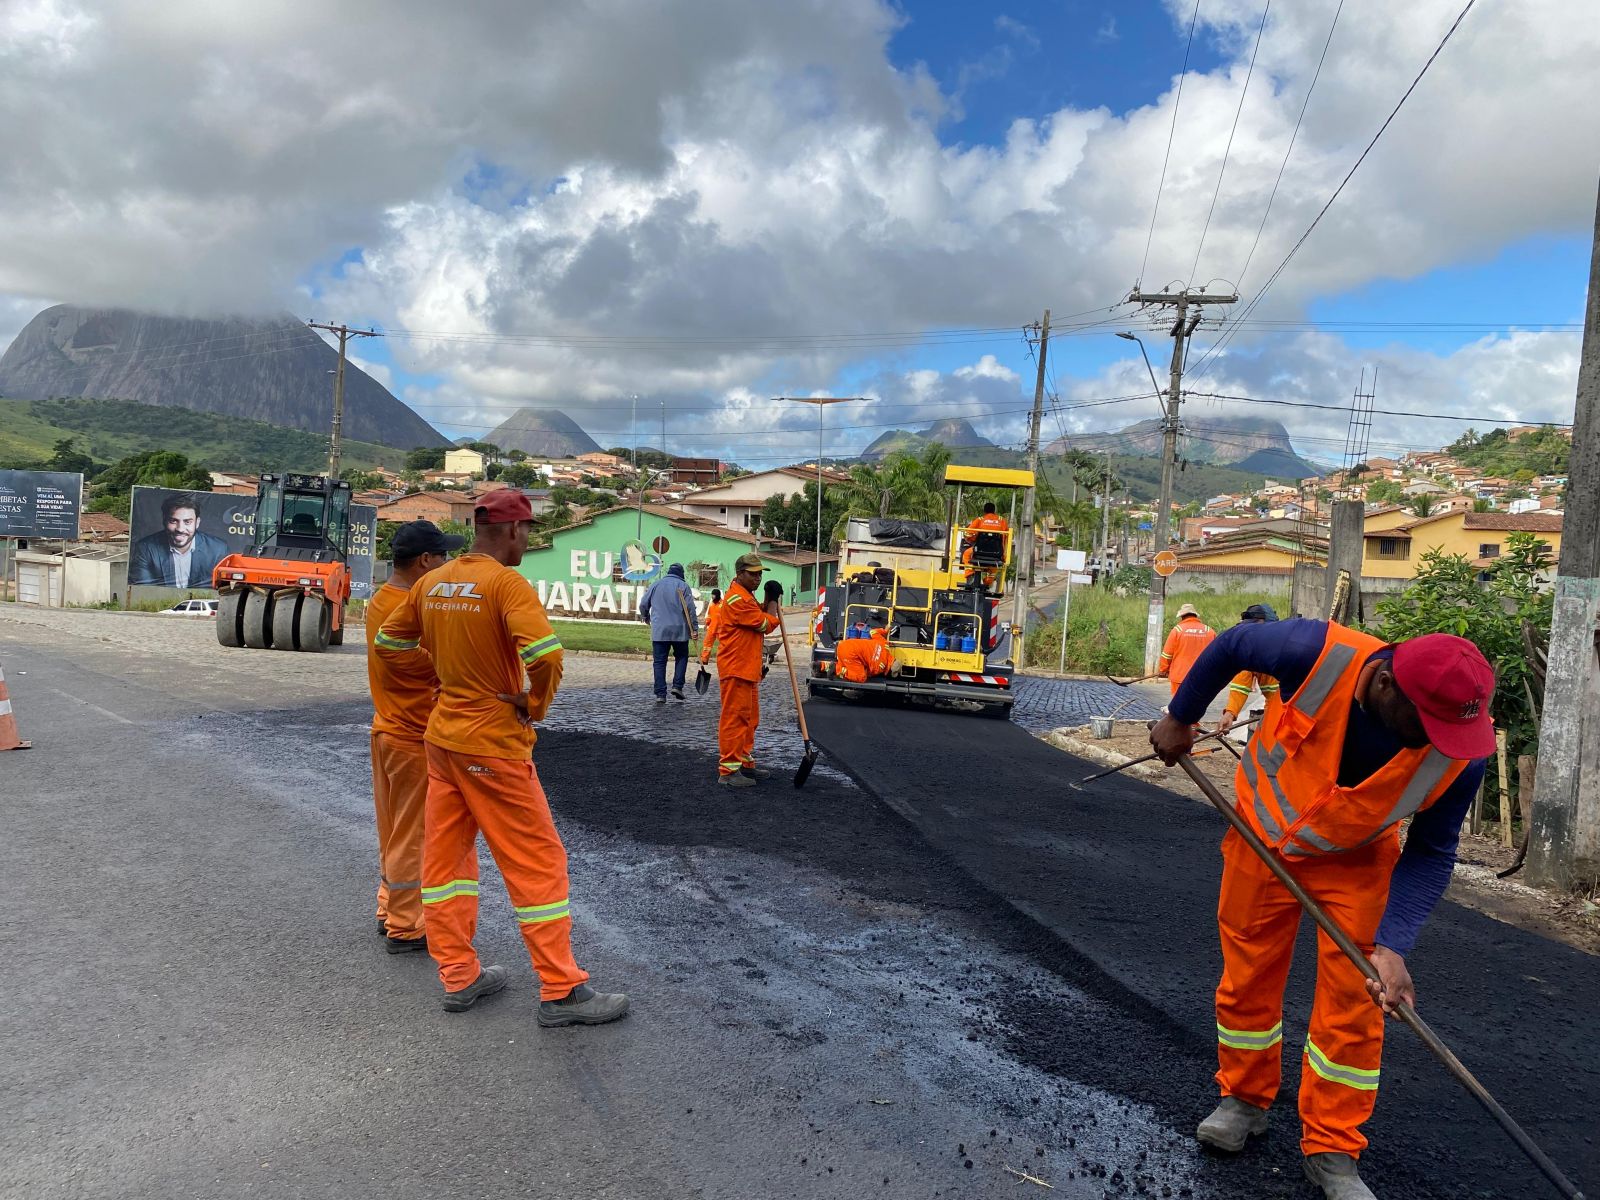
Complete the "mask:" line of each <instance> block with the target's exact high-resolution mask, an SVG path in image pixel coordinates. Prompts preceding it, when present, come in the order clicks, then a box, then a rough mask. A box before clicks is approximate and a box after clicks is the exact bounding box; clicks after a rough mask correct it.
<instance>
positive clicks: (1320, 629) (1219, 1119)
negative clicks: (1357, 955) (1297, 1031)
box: [1150, 620, 1495, 1200]
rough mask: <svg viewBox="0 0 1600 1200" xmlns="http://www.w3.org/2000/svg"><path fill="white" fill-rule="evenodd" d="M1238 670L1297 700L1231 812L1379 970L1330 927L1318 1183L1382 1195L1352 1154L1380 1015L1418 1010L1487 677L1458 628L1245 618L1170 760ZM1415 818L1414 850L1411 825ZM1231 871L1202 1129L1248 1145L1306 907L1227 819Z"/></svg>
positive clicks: (1269, 730)
mask: <svg viewBox="0 0 1600 1200" xmlns="http://www.w3.org/2000/svg"><path fill="white" fill-rule="evenodd" d="M1240 671H1251V672H1254V673H1256V674H1258V675H1269V676H1271V677H1272V678H1274V679H1276V680H1278V682H1279V686H1280V689H1281V691H1282V694H1283V695H1284V697H1286V698H1285V699H1284V700H1283V703H1282V708H1281V710H1280V712H1279V714H1278V718H1277V720H1276V721H1275V722H1272V723H1268V724H1267V725H1265V726H1264V727H1263V728H1262V729H1260V730H1259V731H1258V732H1257V733H1256V735H1255V737H1254V738H1252V739H1251V741H1250V744H1249V745H1248V746H1247V747H1246V748H1245V751H1244V756H1243V758H1242V759H1241V761H1240V765H1239V769H1238V772H1237V773H1236V775H1235V777H1234V790H1235V792H1236V794H1237V797H1238V811H1239V813H1240V815H1241V816H1242V817H1244V819H1245V820H1246V821H1248V822H1249V823H1250V825H1251V827H1252V828H1253V829H1254V830H1255V832H1256V833H1257V834H1258V835H1259V836H1260V837H1261V839H1262V840H1263V841H1264V842H1265V843H1266V844H1267V846H1268V847H1270V848H1271V850H1272V852H1273V853H1275V854H1277V855H1278V857H1279V861H1280V862H1282V863H1283V864H1284V865H1285V866H1286V867H1287V868H1288V870H1289V871H1290V872H1292V873H1293V875H1294V876H1295V878H1296V879H1297V880H1298V881H1299V883H1300V884H1301V885H1302V886H1303V887H1304V888H1305V889H1306V891H1307V892H1309V893H1310V895H1311V896H1312V897H1313V898H1314V899H1315V900H1316V901H1317V902H1318V903H1320V904H1321V905H1322V906H1323V907H1324V908H1325V909H1326V910H1327V912H1328V915H1329V916H1330V917H1331V918H1332V919H1333V920H1334V921H1335V922H1337V923H1338V924H1339V925H1340V926H1341V927H1342V928H1343V929H1344V931H1345V932H1346V933H1347V934H1349V935H1350V937H1351V939H1352V940H1353V941H1354V942H1355V943H1356V945H1358V946H1359V947H1361V949H1362V951H1363V953H1365V954H1366V955H1367V957H1368V959H1369V960H1370V961H1371V963H1372V965H1373V967H1374V968H1376V970H1377V973H1378V977H1379V978H1378V980H1375V981H1371V982H1369V981H1368V980H1367V979H1366V977H1365V976H1364V975H1363V974H1362V973H1361V972H1360V971H1358V970H1357V969H1356V967H1355V966H1354V965H1353V964H1352V963H1351V962H1350V961H1349V960H1348V959H1346V958H1345V957H1344V955H1343V954H1342V953H1341V952H1340V951H1339V950H1338V948H1337V947H1336V946H1335V945H1334V943H1333V941H1332V940H1331V939H1330V938H1329V937H1328V936H1327V935H1326V934H1324V933H1321V932H1319V933H1318V935H1317V988H1316V1003H1315V1005H1314V1006H1313V1008H1312V1011H1311V1028H1310V1032H1309V1036H1308V1037H1307V1039H1306V1043H1305V1048H1304V1053H1303V1057H1302V1065H1301V1068H1300V1122H1301V1131H1302V1132H1301V1139H1300V1148H1301V1151H1302V1153H1303V1155H1304V1170H1305V1173H1306V1176H1307V1177H1308V1178H1309V1179H1310V1180H1311V1181H1312V1182H1313V1183H1315V1184H1317V1185H1318V1186H1319V1187H1321V1189H1322V1194H1323V1195H1324V1197H1326V1198H1327V1200H1372V1197H1373V1193H1372V1192H1371V1191H1370V1190H1369V1189H1368V1188H1367V1186H1366V1185H1365V1184H1364V1183H1363V1182H1362V1181H1361V1177H1360V1173H1359V1171H1358V1169H1357V1160H1358V1159H1359V1157H1360V1155H1361V1151H1362V1149H1363V1148H1364V1147H1365V1146H1366V1144H1367V1139H1366V1138H1365V1137H1364V1136H1363V1135H1362V1133H1361V1125H1362V1124H1363V1123H1364V1122H1365V1121H1366V1120H1367V1118H1368V1117H1370V1116H1371V1115H1372V1109H1373V1105H1374V1103H1375V1102H1376V1099H1377V1090H1378V1078H1379V1066H1380V1060H1381V1058H1382V1052H1383V1017H1384V1014H1385V1013H1389V1012H1393V1011H1394V1008H1395V1005H1396V1003H1397V1002H1399V1001H1404V1002H1406V1003H1408V1004H1415V1002H1416V989H1415V985H1414V984H1413V982H1412V979H1411V973H1410V971H1409V970H1408V969H1407V967H1406V960H1405V956H1406V955H1407V954H1409V953H1410V952H1411V948H1412V946H1413V945H1415V943H1416V940H1417V933H1418V931H1419V930H1420V928H1421V926H1422V923H1423V921H1424V920H1426V918H1427V916H1428V914H1429V913H1430V912H1431V911H1432V910H1433V907H1434V905H1435V904H1436V903H1437V902H1438V900H1439V897H1440V896H1441V895H1442V894H1443V893H1444V890H1445V887H1446V885H1447V884H1448V883H1449V882H1450V873H1451V870H1452V868H1453V866H1454V864H1455V856H1456V843H1457V840H1458V838H1459V836H1460V831H1461V822H1462V819H1463V818H1464V817H1465V816H1466V814H1467V810H1468V809H1469V808H1470V807H1471V804H1472V799H1473V797H1474V796H1475V795H1476V794H1477V791H1478V788H1479V786H1480V784H1481V783H1482V781H1483V773H1484V765H1485V760H1486V757H1487V756H1488V755H1489V754H1491V753H1493V751H1494V747H1495V739H1494V722H1493V718H1492V717H1491V715H1490V706H1491V704H1492V702H1493V699H1494V685H1495V677H1494V670H1493V669H1492V668H1491V667H1490V666H1489V664H1488V662H1486V661H1485V660H1484V657H1483V655H1482V653H1480V652H1479V650H1478V648H1477V647H1476V646H1474V645H1473V644H1472V643H1471V642H1469V641H1467V640H1466V639H1465V638H1459V637H1455V636H1454V635H1452V634H1444V633H1433V634H1428V635H1427V636H1425V637H1419V638H1414V639H1412V640H1410V641H1405V642H1400V643H1398V644H1396V645H1385V644H1384V643H1383V642H1382V641H1380V640H1379V639H1377V638H1375V637H1372V636H1370V635H1368V634H1365V633H1359V632H1357V631H1356V630H1354V629H1346V628H1345V627H1343V626H1341V625H1336V624H1333V623H1332V622H1323V621H1305V620H1290V621H1276V622H1270V621H1269V622H1261V623H1256V622H1245V623H1241V624H1239V625H1235V626H1234V627H1233V628H1232V629H1229V630H1228V631H1227V632H1226V633H1224V634H1222V635H1221V636H1220V637H1219V638H1217V639H1216V641H1215V642H1214V643H1213V644H1212V645H1211V646H1210V647H1209V648H1208V649H1207V650H1206V651H1205V652H1204V653H1203V654H1202V655H1201V656H1200V658H1199V660H1198V661H1197V662H1196V663H1195V664H1194V667H1193V669H1192V670H1191V671H1190V672H1189V674H1188V678H1187V679H1185V680H1184V683H1183V686H1182V687H1180V688H1179V689H1178V692H1177V694H1176V695H1175V696H1173V698H1172V701H1171V703H1170V704H1169V705H1168V714H1167V715H1166V716H1165V717H1163V718H1162V719H1161V720H1160V722H1158V723H1157V724H1156V726H1155V728H1154V729H1153V730H1152V731H1151V735H1150V742H1151V745H1152V746H1154V747H1155V749H1156V751H1157V753H1158V754H1159V755H1160V756H1161V757H1162V758H1163V759H1164V760H1165V761H1166V762H1167V763H1169V764H1170V763H1172V762H1175V761H1176V760H1177V759H1178V758H1179V757H1180V756H1181V755H1183V754H1186V753H1188V751H1189V750H1190V748H1191V747H1192V746H1193V745H1194V740H1195V729H1194V725H1195V722H1197V721H1198V720H1200V718H1201V716H1202V715H1203V714H1204V713H1205V711H1206V707H1207V706H1208V705H1209V704H1210V702H1211V700H1212V699H1213V698H1214V697H1215V696H1216V694H1217V693H1218V692H1220V691H1221V690H1222V688H1223V687H1224V686H1225V685H1226V683H1227V681H1228V680H1229V679H1230V678H1232V677H1233V676H1235V675H1237V674H1238V673H1239V672H1240ZM1412 814H1415V817H1414V819H1413V820H1412V822H1411V826H1410V829H1409V831H1408V833H1407V835H1406V841H1405V848H1404V850H1402V849H1401V847H1400V836H1399V830H1398V826H1399V822H1400V821H1401V820H1403V819H1404V818H1406V817H1408V816H1412ZM1222 862H1223V874H1222V895H1221V900H1220V903H1219V904H1218V907H1217V923H1218V926H1219V927H1220V930H1221V936H1222V982H1221V983H1220V984H1219V985H1218V987H1217V994H1216V1007H1217V1057H1218V1061H1219V1064H1220V1066H1219V1070H1218V1071H1217V1075H1216V1079H1217V1083H1218V1084H1219V1085H1220V1089H1221V1094H1222V1100H1221V1103H1220V1104H1219V1105H1218V1106H1217V1108H1216V1110H1215V1111H1214V1112H1212V1113H1211V1115H1210V1116H1208V1117H1206V1119H1205V1120H1204V1121H1202V1122H1201V1123H1200V1126H1199V1128H1198V1129H1197V1130H1196V1136H1197V1137H1198V1138H1199V1140H1200V1141H1202V1142H1204V1143H1206V1144H1207V1145H1209V1146H1213V1147H1215V1148H1217V1149H1219V1150H1226V1151H1237V1150H1239V1149H1241V1148H1242V1147H1243V1146H1244V1144H1245V1142H1246V1141H1247V1140H1248V1139H1249V1138H1250V1137H1252V1136H1254V1135H1256V1134H1259V1133H1261V1132H1263V1131H1264V1130H1265V1129H1266V1127H1267V1109H1268V1108H1269V1107H1270V1106H1271V1104H1272V1102H1273V1100H1274V1098H1275V1097H1276V1096H1277V1093H1278V1086H1279V1076H1280V1074H1281V1070H1282V1062H1281V1059H1282V1053H1281V1051H1282V1041H1283V1021H1282V1015H1283V989H1284V983H1285V981H1286V979H1287V978H1288V974H1289V962H1290V959H1291V957H1292V956H1293V953H1294V942H1295V934H1296V932H1297V930H1298V929H1299V927H1300V906H1299V904H1298V903H1297V902H1296V901H1295V899H1294V898H1293V896H1292V895H1291V894H1290V893H1289V891H1288V889H1287V888H1285V887H1284V886H1283V885H1282V884H1281V883H1280V882H1279V881H1278V879H1277V878H1276V876H1274V875H1273V874H1271V872H1270V871H1269V870H1268V869H1267V867H1266V865H1265V864H1264V863H1262V862H1261V861H1260V860H1259V859H1258V858H1257V857H1256V856H1255V854H1254V853H1253V852H1252V851H1251V850H1250V848H1249V846H1248V844H1247V843H1246V842H1245V841H1244V839H1243V838H1242V837H1241V836H1240V835H1239V834H1238V833H1237V831H1235V830H1231V829H1230V830H1229V832H1228V834H1227V836H1226V837H1225V838H1224V839H1223V842H1222Z"/></svg>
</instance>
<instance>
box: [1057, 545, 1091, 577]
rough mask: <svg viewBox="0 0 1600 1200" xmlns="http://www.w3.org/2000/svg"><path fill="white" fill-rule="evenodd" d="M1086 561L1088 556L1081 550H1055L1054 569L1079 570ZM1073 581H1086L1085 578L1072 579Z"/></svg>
mask: <svg viewBox="0 0 1600 1200" xmlns="http://www.w3.org/2000/svg"><path fill="white" fill-rule="evenodd" d="M1087 561H1088V556H1087V555H1086V554H1085V553H1084V551H1082V550H1057V551H1056V570H1058V571H1081V570H1083V568H1084V565H1085V564H1086V563H1087ZM1072 582H1073V583H1088V582H1089V581H1088V580H1087V579H1074V580H1073V581H1072Z"/></svg>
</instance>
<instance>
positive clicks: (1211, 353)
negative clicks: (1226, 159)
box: [1195, 0, 1478, 374]
mask: <svg viewBox="0 0 1600 1200" xmlns="http://www.w3.org/2000/svg"><path fill="white" fill-rule="evenodd" d="M1477 2H1478V0H1467V4H1466V7H1465V8H1463V9H1462V10H1461V12H1460V13H1459V14H1457V16H1456V19H1455V21H1454V22H1453V23H1452V24H1451V26H1450V28H1449V29H1447V30H1446V31H1445V35H1444V37H1443V38H1441V39H1440V40H1439V44H1438V45H1437V46H1436V47H1434V51H1433V53H1432V54H1430V55H1429V56H1428V61H1427V62H1425V63H1423V64H1422V70H1420V71H1418V72H1417V76H1416V78H1415V79H1413V80H1412V81H1411V86H1410V87H1408V88H1406V90H1405V93H1404V94H1403V95H1402V96H1401V97H1400V100H1399V102H1398V103H1396V104H1395V106H1394V109H1393V111H1391V112H1390V113H1389V115H1388V116H1387V117H1386V118H1384V122H1383V124H1382V125H1380V126H1378V132H1377V133H1375V134H1373V135H1372V140H1371V141H1370V142H1368V143H1367V145H1366V149H1364V150H1362V151H1361V154H1360V156H1359V157H1357V159H1356V161H1355V162H1354V164H1352V165H1351V167H1350V170H1349V171H1347V172H1346V173H1345V176H1344V178H1343V179H1341V180H1340V181H1339V186H1338V187H1336V188H1334V189H1333V195H1331V196H1329V197H1328V201H1327V203H1326V204H1324V205H1323V206H1322V208H1321V210H1320V211H1318V213H1317V215H1316V216H1315V217H1313V218H1312V220H1311V224H1310V225H1309V226H1307V227H1306V231H1305V232H1304V233H1302V234H1301V235H1300V239H1299V240H1298V241H1297V242H1295V244H1294V245H1293V246H1291V247H1290V248H1289V253H1288V254H1286V255H1284V257H1283V261H1282V262H1280V263H1279V264H1278V266H1277V269H1276V270H1274V271H1273V272H1272V274H1271V276H1269V277H1268V279H1267V282H1266V283H1264V284H1263V285H1262V286H1261V290H1260V291H1259V292H1257V293H1256V295H1255V297H1254V298H1253V299H1252V300H1251V301H1250V302H1249V303H1248V304H1246V305H1245V308H1244V311H1243V312H1242V313H1240V314H1239V315H1240V317H1241V318H1244V317H1248V316H1250V314H1251V313H1252V312H1254V311H1255V308H1256V306H1257V305H1258V304H1260V303H1261V301H1262V300H1263V299H1264V298H1265V297H1266V294H1267V293H1268V292H1269V291H1270V290H1271V289H1272V285H1273V284H1275V283H1276V282H1277V281H1278V279H1279V278H1280V277H1281V276H1282V275H1283V273H1284V271H1285V270H1287V269H1288V266H1289V264H1290V263H1291V262H1292V261H1293V260H1294V256H1295V255H1296V254H1298V253H1299V252H1300V247H1301V246H1304V245H1305V244H1306V239H1308V238H1309V237H1310V236H1311V234H1312V232H1313V231H1314V230H1315V229H1316V227H1317V226H1318V225H1319V224H1320V223H1321V221H1322V218H1323V217H1325V216H1326V215H1327V214H1328V210H1329V209H1330V208H1332V207H1333V203H1334V201H1335V200H1337V199H1338V198H1339V195H1340V193H1342V192H1343V191H1344V189H1345V186H1346V185H1347V184H1348V183H1349V182H1350V180H1351V179H1352V178H1353V177H1354V176H1355V173H1356V172H1357V171H1358V170H1360V169H1361V164H1362V163H1364V162H1366V160H1367V155H1368V154H1370V153H1372V148H1373V147H1374V146H1376V145H1377V144H1378V139H1379V138H1381V137H1382V136H1383V135H1384V131H1385V130H1387V129H1388V128H1389V125H1390V123H1391V122H1393V121H1394V119H1395V117H1397V116H1399V115H1400V110H1401V109H1402V108H1404V107H1405V103H1406V101H1407V100H1409V99H1410V98H1411V93H1412V92H1414V91H1416V90H1417V85H1418V84H1420V83H1421V82H1422V78H1423V76H1424V75H1426V74H1427V73H1428V68H1430V67H1432V66H1433V64H1434V61H1435V60H1436V59H1437V58H1438V57H1439V55H1440V54H1441V53H1443V52H1444V48H1445V46H1447V45H1448V44H1449V42H1450V39H1451V38H1452V37H1454V36H1455V32H1456V30H1457V29H1459V28H1461V22H1462V21H1464V20H1466V17H1467V14H1468V13H1469V12H1471V11H1472V6H1473V5H1474V4H1476V3H1477ZM1233 335H1234V331H1233V329H1232V328H1229V329H1227V330H1225V331H1224V332H1223V334H1222V335H1221V336H1220V337H1219V338H1218V339H1217V340H1216V341H1215V342H1213V343H1212V344H1211V347H1210V348H1209V349H1208V350H1207V351H1206V353H1205V356H1204V357H1203V358H1201V360H1200V362H1199V363H1198V364H1196V366H1195V372H1196V373H1197V374H1200V373H1203V372H1204V371H1205V370H1206V368H1207V366H1208V365H1209V364H1210V363H1211V361H1212V360H1213V359H1215V357H1216V356H1217V354H1218V353H1219V352H1220V351H1221V350H1222V348H1223V347H1224V346H1226V345H1227V343H1228V342H1229V341H1230V340H1232V338H1233Z"/></svg>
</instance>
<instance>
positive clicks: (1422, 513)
mask: <svg viewBox="0 0 1600 1200" xmlns="http://www.w3.org/2000/svg"><path fill="white" fill-rule="evenodd" d="M1438 504H1439V502H1438V500H1436V499H1435V498H1434V495H1433V493H1432V492H1418V493H1417V494H1416V495H1415V496H1412V497H1411V498H1410V499H1409V500H1407V501H1406V507H1407V508H1409V509H1410V510H1411V511H1412V512H1414V513H1416V514H1417V516H1419V517H1431V516H1432V515H1433V510H1434V509H1435V508H1437V507H1438Z"/></svg>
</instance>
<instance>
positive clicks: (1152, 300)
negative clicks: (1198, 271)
mask: <svg viewBox="0 0 1600 1200" xmlns="http://www.w3.org/2000/svg"><path fill="white" fill-rule="evenodd" d="M1128 299H1129V300H1130V301H1131V302H1132V303H1134V304H1157V305H1160V306H1162V307H1163V308H1165V307H1168V306H1171V307H1174V308H1176V309H1177V314H1176V317H1175V319H1174V321H1173V323H1172V334H1171V336H1172V367H1171V371H1170V381H1169V383H1168V385H1167V402H1166V406H1165V411H1164V412H1163V413H1162V418H1161V496H1160V499H1158V500H1157V501H1156V520H1155V536H1154V537H1153V538H1152V540H1151V544H1150V545H1151V557H1152V558H1154V557H1155V555H1157V554H1160V553H1161V552H1162V551H1163V550H1165V549H1166V548H1167V544H1168V543H1169V542H1170V541H1171V540H1172V476H1173V472H1174V470H1175V469H1176V467H1177V460H1178V406H1179V404H1180V403H1181V402H1182V398H1181V395H1180V393H1179V390H1178V389H1179V387H1180V386H1181V385H1182V383H1183V360H1184V351H1185V348H1186V347H1187V345H1188V342H1189V338H1190V336H1191V335H1193V333H1194V331H1195V327H1196V326H1197V325H1199V324H1200V320H1201V318H1202V316H1203V315H1204V313H1205V306H1206V305H1207V304H1235V303H1237V302H1238V300H1239V297H1238V295H1237V294H1235V295H1229V296H1208V295H1206V293H1204V292H1191V291H1190V290H1189V289H1188V288H1184V289H1183V290H1182V291H1180V292H1142V291H1140V290H1139V289H1137V288H1135V289H1134V290H1133V292H1131V293H1130V294H1129V296H1128ZM1191 308H1192V309H1193V310H1194V312H1193V313H1192V314H1191V313H1190V311H1189V310H1190V309H1191ZM1166 609H1167V581H1166V579H1165V578H1163V577H1162V576H1160V575H1157V574H1156V573H1155V572H1154V571H1152V572H1150V615H1149V617H1148V618H1147V620H1146V624H1145V630H1144V669H1145V671H1146V673H1151V674H1153V673H1154V672H1155V669H1156V660H1157V658H1158V657H1159V656H1160V654H1161V635H1162V633H1163V632H1164V631H1165V629H1166V623H1167V613H1166Z"/></svg>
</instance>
